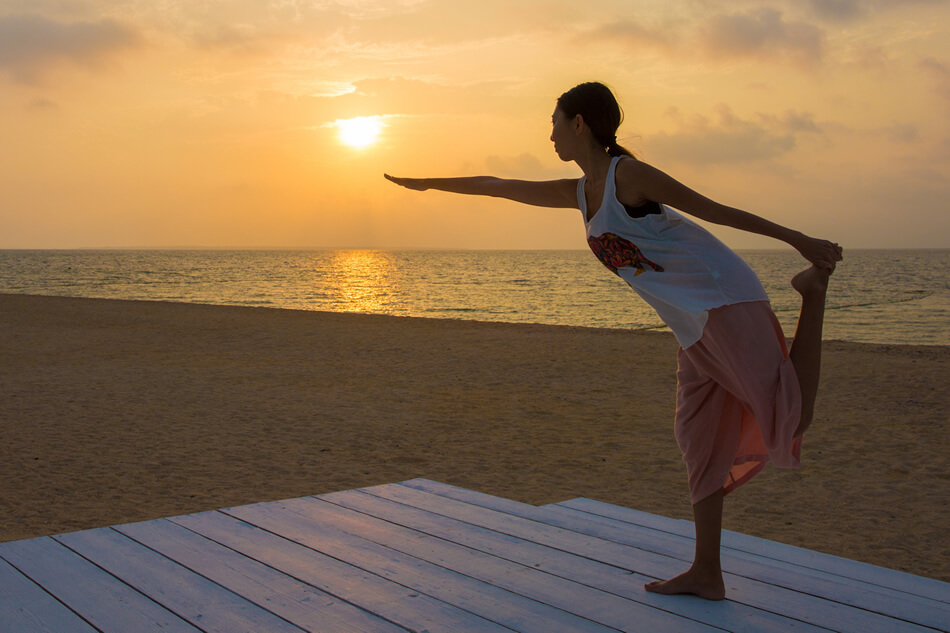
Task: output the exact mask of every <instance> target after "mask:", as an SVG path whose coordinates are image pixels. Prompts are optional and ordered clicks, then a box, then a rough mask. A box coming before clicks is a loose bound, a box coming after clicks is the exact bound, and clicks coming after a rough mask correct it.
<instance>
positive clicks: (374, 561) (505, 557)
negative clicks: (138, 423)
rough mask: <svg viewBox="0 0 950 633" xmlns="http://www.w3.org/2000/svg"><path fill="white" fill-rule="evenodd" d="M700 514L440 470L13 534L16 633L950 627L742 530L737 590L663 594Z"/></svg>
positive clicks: (894, 590)
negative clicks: (509, 487)
mask: <svg viewBox="0 0 950 633" xmlns="http://www.w3.org/2000/svg"><path fill="white" fill-rule="evenodd" d="M691 534H692V524H691V523H689V522H685V521H678V520H673V519H667V518H663V517H658V516H655V515H651V514H646V513H643V512H638V511H636V510H630V509H627V508H621V507H617V506H612V505H608V504H604V503H599V502H596V501H591V500H589V499H574V500H571V501H566V502H563V503H559V504H554V505H550V506H543V507H535V506H530V505H525V504H522V503H517V502H513V501H509V500H505V499H500V498H497V497H492V496H488V495H484V494H481V493H477V492H473V491H470V490H464V489H461V488H455V487H452V486H448V485H445V484H440V483H436V482H433V481H428V480H424V479H417V480H412V481H407V482H403V483H401V484H390V485H386V486H378V487H373V488H367V489H362V490H351V491H347V492H339V493H333V494H328V495H321V496H317V497H305V498H300V499H291V500H287V501H276V502H271V503H261V504H255V505H249V506H242V507H237V508H226V509H223V510H219V511H213V512H204V513H200V514H193V515H187V516H180V517H171V518H167V519H157V520H154V521H147V522H143V523H132V524H128V525H117V526H114V527H111V528H100V529H95V530H88V531H83V532H74V533H71V534H61V535H57V536H52V537H43V538H36V539H29V540H23V541H14V542H9V543H2V544H0V559H2V560H0V631H3V633H8V632H9V633H12V632H20V631H24V632H26V631H29V632H33V631H55V632H56V633H65V632H72V631H77V632H80V631H88V632H92V631H108V632H112V631H116V632H121V633H130V632H136V633H137V632H139V631H163V632H168V631H189V632H192V633H195V632H198V631H205V632H212V631H214V632H221V633H238V632H242V631H248V632H254V633H263V632H271V631H275V632H276V631H288V632H290V631H295V632H297V631H301V630H304V631H319V632H321V633H329V632H335V631H347V632H370V631H381V632H394V633H395V632H403V633H404V632H405V631H419V632H422V631H429V632H431V633H435V632H436V631H457V632H460V633H461V632H463V631H464V632H466V633H468V632H487V631H499V632H501V631H530V632H537V633H553V632H558V631H590V632H594V631H600V632H608V631H615V630H619V631H643V632H649V633H662V632H666V631H669V632H675V633H691V632H697V633H698V632H721V631H743V632H748V633H767V632H776V633H778V632H781V633H786V632H792V631H802V632H816V633H817V632H819V631H841V632H848V633H873V632H877V631H902V632H903V631H907V632H920V633H924V632H931V633H932V632H933V631H935V630H937V631H948V630H950V584H947V583H942V582H937V581H934V580H930V579H926V578H921V577H918V576H912V575H909V574H905V573H901V572H897V571H893V570H889V569H884V568H880V567H874V566H871V565H866V564H862V563H857V562H854V561H850V560H845V559H841V558H836V557H833V556H828V555H825V554H819V553H816V552H812V551H809V550H803V549H799V548H795V547H790V546H786V545H781V544H778V543H773V542H771V541H766V540H762V539H758V538H753V537H749V536H744V535H741V534H736V533H731V532H727V533H725V534H724V541H723V546H724V549H723V564H724V568H725V572H726V586H727V591H728V594H729V599H728V600H726V601H723V602H719V603H710V602H706V601H703V600H700V599H698V598H694V597H689V596H656V595H653V594H648V593H645V592H644V591H643V589H642V585H643V583H644V582H647V581H650V580H653V579H656V578H666V577H669V576H671V575H674V574H676V573H678V572H680V571H682V570H683V569H685V566H686V563H687V562H688V561H689V560H690V559H691V557H692V547H693V544H692V537H691Z"/></svg>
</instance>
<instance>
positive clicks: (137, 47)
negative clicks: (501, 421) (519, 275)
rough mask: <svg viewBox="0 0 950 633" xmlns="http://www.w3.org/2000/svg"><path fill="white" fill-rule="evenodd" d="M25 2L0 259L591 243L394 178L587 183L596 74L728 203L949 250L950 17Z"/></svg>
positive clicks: (16, 27) (834, 9) (673, 171)
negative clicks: (585, 103)
mask: <svg viewBox="0 0 950 633" xmlns="http://www.w3.org/2000/svg"><path fill="white" fill-rule="evenodd" d="M7 4H10V3H7ZM67 5H68V7H67ZM324 5H326V6H324ZM331 5H332V7H331ZM832 5H833V6H832ZM17 6H26V5H24V4H23V3H12V6H11V7H10V8H0V41H2V42H3V43H4V46H3V50H2V52H0V94H2V95H3V98H2V99H0V139H2V144H3V151H0V248H76V247H173V246H185V247H189V246H193V247H208V246H210V247H282V246H292V247H334V248H338V247H344V248H348V247H363V248H388V247H406V248H412V247H435V248H577V249H583V248H586V244H585V241H584V235H583V227H582V226H581V224H580V221H579V217H578V214H577V212H576V210H571V209H565V210H552V209H535V208H528V207H522V206H518V205H515V204H514V203H510V202H508V201H503V200H498V199H493V198H471V197H459V196H450V195H448V194H442V193H438V192H422V193H420V192H412V191H406V190H401V189H400V188H399V187H396V186H395V185H392V184H391V183H389V182H387V181H385V180H384V179H383V178H382V174H383V172H387V173H391V174H393V175H396V176H410V177H411V176H417V177H424V176H462V175H477V174H492V175H497V176H501V177H511V178H521V179H540V180H549V179H559V178H576V177H579V176H580V173H579V171H578V170H577V168H576V166H575V165H573V164H565V163H562V162H560V161H559V160H558V158H557V156H556V155H555V154H554V152H553V148H552V144H551V142H550V141H549V135H550V116H551V112H552V111H553V108H554V102H555V100H556V99H557V97H558V95H560V94H561V93H562V92H563V91H565V90H567V89H568V88H570V87H571V86H573V85H575V84H576V83H579V82H581V81H587V80H599V81H603V82H605V83H607V84H608V85H610V86H611V88H613V90H614V92H615V93H616V94H617V96H618V98H619V100H620V102H621V105H622V106H623V108H624V111H625V114H626V118H625V122H624V125H623V126H622V127H621V129H620V131H619V134H618V138H619V140H620V142H621V144H622V145H624V146H627V147H629V148H630V149H632V150H633V151H634V152H635V153H637V154H638V155H639V156H640V157H641V158H642V159H643V160H645V161H647V162H649V163H651V164H653V165H655V166H657V167H658V168H660V169H662V170H664V171H666V172H668V173H670V175H672V176H673V177H675V178H677V179H679V180H681V181H683V182H684V183H685V184H687V185H688V186H690V187H692V188H693V189H696V190H698V191H699V192H700V193H703V194H705V195H707V196H709V197H711V198H713V199H715V200H718V201H720V202H723V203H725V204H729V205H731V206H736V207H739V208H742V209H746V210H748V211H751V212H753V213H756V214H758V215H762V216H764V217H766V218H768V219H770V220H774V221H776V222H778V223H780V224H783V225H786V226H789V227H791V228H794V229H797V230H801V231H803V232H805V233H809V234H814V235H817V236H819V237H827V238H831V239H834V240H835V241H837V242H839V243H841V244H843V245H844V246H846V247H848V248H860V247H866V248H880V247H892V248H906V247H937V248H941V247H942V248H946V247H950V214H948V213H946V209H947V205H948V203H950V149H948V147H950V146H948V139H950V118H948V117H947V116H946V113H947V111H948V108H950V33H948V32H950V13H948V12H947V11H946V4H945V3H941V2H906V3H901V2H880V3H874V4H873V8H872V9H865V8H863V7H864V5H863V4H862V3H828V2H825V3H821V2H806V3H793V2H784V3H777V2H772V3H769V2H766V3H765V5H763V8H755V7H752V5H750V4H749V3H748V2H747V1H746V0H724V1H723V2H717V3H696V2H687V1H686V0H671V1H670V2H664V3H626V2H619V1H614V0H596V1H595V2H594V3H593V6H591V5H590V4H588V3H570V2H564V3H555V4H554V5H551V3H543V2H527V3H512V2H509V1H508V0H484V1H483V2H479V3H458V2H452V1H450V0H427V1H426V2H418V1H416V0H412V1H405V2H382V1H378V2H373V1H369V2H342V3H330V4H329V5H328V4H327V3H287V2H283V3H254V2H244V3H233V2H225V3H212V4H210V5H209V4H208V3H194V2H188V1H186V0H169V1H168V2H161V3H134V2H128V1H127V0H119V1H118V2H115V1H110V2H106V0H89V1H88V2H83V3H55V2H41V3H33V4H31V5H30V6H31V9H30V11H29V12H28V13H29V15H28V16H26V17H25V14H24V13H23V10H22V9H20V10H19V11H18V10H17V9H16V7H17ZM766 6H767V7H771V8H764V7H766ZM592 8H593V9H594V10H592ZM10 34H13V35H10ZM8 35H10V36H9V37H8ZM14 35H15V36H14ZM890 95H899V97H900V98H891V97H890ZM895 209H905V210H906V209H910V210H912V214H911V215H910V216H909V217H912V218H913V221H897V222H895V220H894V218H895V215H894V210H895ZM715 232H716V234H717V235H719V236H721V237H722V238H723V239H724V241H726V242H727V243H728V244H729V245H731V246H733V247H737V248H781V247H782V246H783V245H782V244H780V243H777V242H775V241H773V240H770V239H768V238H763V237H759V236H753V235H750V234H741V233H737V232H732V231H728V230H722V229H720V228H716V229H715Z"/></svg>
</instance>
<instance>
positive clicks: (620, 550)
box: [364, 480, 928, 633]
mask: <svg viewBox="0 0 950 633" xmlns="http://www.w3.org/2000/svg"><path fill="white" fill-rule="evenodd" d="M408 484H412V485H408ZM422 488H428V489H430V490H439V491H441V492H443V493H444V495H442V494H438V495H437V494H434V493H432V492H427V491H426V490H422ZM364 490H365V491H367V492H371V493H373V494H379V495H380V496H384V497H385V498H390V499H392V500H395V501H400V502H405V503H407V504H409V505H414V506H416V507H420V508H423V509H427V510H430V511H432V512H436V513H439V514H443V515H446V516H453V517H454V518H457V519H459V520H462V521H465V522H468V523H474V524H476V525H481V526H482V527H487V528H489V529H493V530H498V531H501V532H504V533H506V534H510V535H512V536H518V537H520V538H524V539H526V540H531V541H533V542H536V543H541V544H546V545H549V546H551V547H554V548H556V549H561V550H564V551H568V552H575V553H578V554H580V555H582V556H585V557H588V558H591V559H594V560H598V561H601V562H606V563H608V564H614V565H620V566H624V567H626V568H627V569H631V570H636V571H639V572H640V573H643V574H644V575H647V576H653V577H658V578H662V577H664V576H665V577H669V576H670V575H671V573H670V567H671V562H672V563H676V560H675V559H672V558H669V557H666V556H662V555H659V554H656V553H653V552H650V551H648V550H642V549H638V547H637V543H635V542H634V543H632V544H630V545H624V544H621V543H618V542H613V541H610V540H607V539H601V538H599V537H597V536H596V535H592V534H586V533H584V532H583V531H574V530H569V529H566V528H564V527H561V526H557V525H552V524H550V523H545V522H544V520H545V519H546V517H536V518H534V519H532V518H527V517H525V516H518V515H514V514H509V512H517V513H518V514H519V515H521V514H523V515H528V516H531V515H532V514H535V513H534V512H533V510H540V509H539V508H535V507H534V506H529V505H527V504H520V503H517V502H512V501H509V500H506V499H499V498H497V497H490V496H489V495H483V494H482V493H475V492H474V491H469V490H463V489H461V488H454V487H450V486H445V485H444V484H436V483H435V482H428V481H427V480H413V481H412V482H408V483H404V484H398V485H391V486H379V487H375V488H367V489H364ZM397 493H398V494H397ZM469 493H471V494H469ZM449 495H451V496H449ZM455 497H460V498H461V499H462V500H459V499H457V498H455ZM469 501H474V502H476V503H477V504H478V505H473V504H472V503H469ZM489 505H491V506H495V507H502V508H505V510H506V511H499V510H491V509H490V508H488V506H489ZM485 510H490V511H489V512H485ZM682 570H683V567H682V562H679V563H678V564H675V567H674V571H677V572H678V571H682ZM724 579H725V580H726V585H727V589H728V591H729V598H730V599H731V600H734V601H738V602H741V603H743V604H746V605H748V606H752V607H757V608H760V609H764V610H770V611H772V612H774V613H778V614H781V615H784V616H787V617H790V618H797V619H800V620H802V621H805V622H808V623H810V624H814V625H817V626H824V627H827V628H831V629H834V630H839V631H848V632H852V633H867V632H868V631H880V630H888V627H893V626H894V622H893V619H892V618H890V617H887V616H883V615H880V614H876V613H872V612H868V611H865V610H862V609H855V608H850V607H849V606H848V605H843V604H841V603H838V602H834V601H830V600H826V599H824V598H823V597H820V596H812V595H809V594H807V593H805V594H802V593H798V592H795V591H785V590H783V589H782V587H774V586H771V585H768V584H766V583H763V582H760V581H758V580H756V579H754V578H746V577H744V576H740V575H735V574H729V573H726V574H724ZM674 599H677V598H675V597H674ZM679 599H681V598H679ZM906 630H908V631H919V632H920V633H923V632H924V631H926V630H928V629H924V628H922V627H920V626H916V625H913V624H907V625H906Z"/></svg>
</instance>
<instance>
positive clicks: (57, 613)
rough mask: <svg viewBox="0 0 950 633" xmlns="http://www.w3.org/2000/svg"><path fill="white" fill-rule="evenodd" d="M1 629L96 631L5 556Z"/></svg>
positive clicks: (0, 566) (0, 571)
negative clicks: (10, 562) (6, 559)
mask: <svg viewBox="0 0 950 633" xmlns="http://www.w3.org/2000/svg"><path fill="white" fill-rule="evenodd" d="M0 551H2V550H0ZM0 631H4V632H5V633H63V632H64V631H70V632H71V633H73V632H74V633H96V630H95V629H94V628H92V626H90V625H89V624H87V623H86V622H85V621H84V620H83V619H82V618H80V617H79V616H78V615H76V614H75V613H73V612H72V611H70V610H69V609H67V608H66V607H65V606H63V604H62V603H61V602H59V601H58V600H56V599H55V598H53V596H51V595H50V594H48V593H47V592H46V591H45V590H44V589H43V588H42V587H40V586H39V585H37V584H36V583H35V582H33V581H32V580H30V579H29V578H27V577H26V576H24V575H23V574H22V573H21V572H20V571H19V570H18V569H16V568H15V567H13V566H12V565H10V564H9V563H8V562H6V561H5V560H0Z"/></svg>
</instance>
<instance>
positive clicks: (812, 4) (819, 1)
mask: <svg viewBox="0 0 950 633" xmlns="http://www.w3.org/2000/svg"><path fill="white" fill-rule="evenodd" d="M945 3H946V0H808V2H807V5H808V8H809V9H810V10H811V12H812V14H813V15H815V16H816V17H818V18H821V19H823V20H827V21H829V22H840V23H848V22H856V21H858V20H861V19H862V18H864V17H866V16H867V15H869V14H870V13H872V12H877V11H887V10H890V9H899V8H903V7H907V6H911V5H921V4H923V5H941V4H945Z"/></svg>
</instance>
